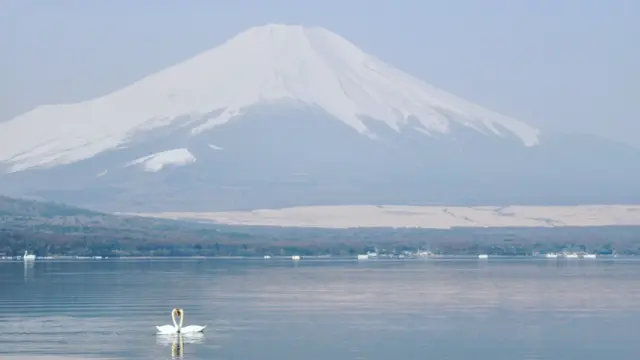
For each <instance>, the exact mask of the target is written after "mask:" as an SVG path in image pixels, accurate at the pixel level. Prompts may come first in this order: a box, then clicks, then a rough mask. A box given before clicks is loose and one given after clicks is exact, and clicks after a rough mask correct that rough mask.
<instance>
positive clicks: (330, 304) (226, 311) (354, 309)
mask: <svg viewBox="0 0 640 360" xmlns="http://www.w3.org/2000/svg"><path fill="white" fill-rule="evenodd" d="M639 275H640V261H631V260H620V259H616V260H575V261H570V260H547V259H543V260H493V259H490V260H489V261H478V260H434V259H428V260H412V261H401V260H396V261H381V260H376V261H360V262H358V261H355V260H353V261H346V260H345V261H320V260H302V261H300V262H299V263H294V262H292V261H285V260H262V259H260V260H258V261H256V260H154V261H151V260H149V261H143V260H137V261H133V260H129V261H128V260H113V261H111V260H103V261H87V262H81V261H69V262H54V261H37V262H35V263H31V264H24V263H22V262H6V261H5V262H0V358H1V357H3V356H9V355H21V358H26V356H27V355H28V356H36V357H37V356H39V355H61V356H74V355H75V356H79V357H82V358H90V357H96V358H109V359H171V358H172V357H175V356H178V357H180V356H182V357H183V358H185V359H266V360H271V359H278V360H281V359H427V358H429V359H452V360H453V359H456V360H457V359H491V360H494V359H505V360H507V359H509V360H514V359H558V360H560V359H562V360H565V359H586V360H591V359H598V360H600V359H612V360H613V359H630V360H631V359H634V360H635V359H638V356H640V355H638V354H640V341H638V337H637V331H635V329H637V327H638V325H639V324H640V276H639ZM174 307H181V308H183V309H184V310H185V315H186V317H185V325H189V324H196V325H208V328H207V329H206V331H205V333H204V334H203V336H202V337H200V338H192V337H187V336H183V337H182V338H177V337H176V338H174V337H169V338H163V337H159V336H157V335H156V334H155V327H154V326H155V325H164V324H170V323H171V318H170V312H171V309H172V308H174Z"/></svg>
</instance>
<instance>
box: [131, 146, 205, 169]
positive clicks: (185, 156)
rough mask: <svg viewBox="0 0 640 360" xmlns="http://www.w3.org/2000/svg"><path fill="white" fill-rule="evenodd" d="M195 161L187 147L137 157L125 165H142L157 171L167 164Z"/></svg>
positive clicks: (178, 164) (186, 163)
mask: <svg viewBox="0 0 640 360" xmlns="http://www.w3.org/2000/svg"><path fill="white" fill-rule="evenodd" d="M195 161H196V158H195V156H193V155H192V154H191V153H190V152H189V150H187V149H173V150H167V151H163V152H159V153H155V154H151V155H148V156H145V157H141V158H138V159H136V160H133V161H132V162H130V163H128V164H126V165H125V167H129V166H133V165H142V166H143V167H144V171H148V172H158V171H160V170H162V169H164V168H165V167H167V166H184V165H188V164H191V163H194V162H195Z"/></svg>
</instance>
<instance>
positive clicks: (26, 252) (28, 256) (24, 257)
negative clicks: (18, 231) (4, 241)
mask: <svg viewBox="0 0 640 360" xmlns="http://www.w3.org/2000/svg"><path fill="white" fill-rule="evenodd" d="M22 259H23V260H24V261H33V260H35V259H36V256H35V255H33V254H31V255H29V252H28V251H27V250H25V251H24V256H23V257H22Z"/></svg>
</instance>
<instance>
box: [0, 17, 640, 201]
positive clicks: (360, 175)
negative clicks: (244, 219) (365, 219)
mask: <svg viewBox="0 0 640 360" xmlns="http://www.w3.org/2000/svg"><path fill="white" fill-rule="evenodd" d="M638 163H640V154H639V152H638V150H636V149H633V148H631V147H628V146H626V145H621V144H617V143H613V142H610V141H607V140H604V139H598V138H595V137H584V136H564V137H554V136H552V135H550V134H542V133H541V132H540V131H539V130H538V129H536V128H534V127H532V126H530V125H528V124H526V123H524V122H522V121H519V120H516V119H514V118H511V117H508V116H505V115H502V114H498V113H495V112H493V111H491V110H488V109H484V108H482V107H480V106H478V105H475V104H472V103H469V102H467V101H465V100H463V99H460V98H458V97H456V96H454V95H452V94H449V93H447V92H445V91H443V90H440V89H436V88H434V87H433V86H430V85H428V84H427V83H425V82H424V81H422V80H419V79H417V78H415V77H412V76H411V75H409V74H407V73H404V72H402V71H401V70H398V69H396V68H394V67H393V66H391V65H389V64H386V63H384V62H382V61H380V60H379V59H377V58H375V57H374V56H372V55H369V54H366V53H364V52H363V51H362V50H360V49H359V48H358V47H357V46H355V45H354V44H352V43H350V42H349V41H348V40H346V39H344V38H342V37H340V36H339V35H336V34H334V33H332V32H330V31H328V30H326V29H323V28H305V27H301V26H287V25H274V24H271V25H266V26H259V27H254V28H251V29H248V30H246V31H244V32H242V33H240V34H238V35H237V36H235V37H234V38H232V39H230V40H228V41H227V42H226V43H224V44H223V45H221V46H219V47H216V48H214V49H212V50H209V51H206V52H204V53H202V54H199V55H197V56H195V57H193V58H191V59H189V60H187V61H185V62H183V63H180V64H177V65H175V66H173V67H170V68H168V69H165V70H163V71H161V72H159V73H157V74H153V75H151V76H148V77H146V78H144V79H141V80H140V81H138V82H136V83H134V84H132V85H130V86H127V87H125V88H123V89H120V90H118V91H116V92H113V93H111V94H107V95H105V96H102V97H99V98H96V99H91V100H87V101H83V102H80V103H75V104H64V105H50V106H40V107H38V108H36V109H34V110H32V111H29V112H27V113H25V114H22V115H20V116H18V117H16V118H14V119H12V120H10V121H8V122H5V123H0V170H2V172H3V173H4V175H3V176H1V177H0V186H1V187H2V188H3V189H7V192H10V193H15V194H26V195H32V196H42V197H45V198H48V199H53V200H58V201H65V202H69V203H73V204H77V205H82V206H90V207H95V208H101V209H112V210H128V211H131V210H145V211H150V210H174V211H175V210H192V211H196V210H214V209H244V208H256V207H282V206H294V205H313V204H356V203H364V204H378V203H387V204H391V203H392V204H425V203H433V202H439V203H447V204H463V205H473V204H492V205H500V204H527V203H537V204H557V203H625V202H627V203H628V202H634V201H639V200H640V185H638V184H640V182H639V181H638V180H640V176H639V175H640V174H639V173H640V170H639V169H638V166H634V165H633V164H638Z"/></svg>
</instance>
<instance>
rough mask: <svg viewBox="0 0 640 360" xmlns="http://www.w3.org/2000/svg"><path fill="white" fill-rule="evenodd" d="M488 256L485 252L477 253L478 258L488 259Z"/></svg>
mask: <svg viewBox="0 0 640 360" xmlns="http://www.w3.org/2000/svg"><path fill="white" fill-rule="evenodd" d="M488 258H489V255H487V254H480V255H478V259H488Z"/></svg>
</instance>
